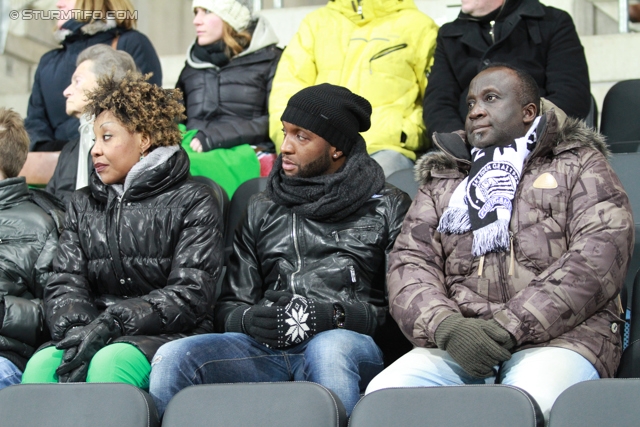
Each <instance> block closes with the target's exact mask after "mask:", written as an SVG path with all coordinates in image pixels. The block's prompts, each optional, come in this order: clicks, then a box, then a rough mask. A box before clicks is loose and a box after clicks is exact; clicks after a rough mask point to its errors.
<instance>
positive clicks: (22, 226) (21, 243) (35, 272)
mask: <svg viewBox="0 0 640 427" xmlns="http://www.w3.org/2000/svg"><path fill="white" fill-rule="evenodd" d="M57 247H58V228H57V227H56V223H55V222H54V220H53V218H52V217H51V216H50V215H48V214H47V212H45V211H44V210H43V209H41V208H40V207H38V206H37V205H36V204H35V203H33V202H32V196H31V195H30V194H29V188H28V187H27V183H26V182H25V180H24V178H9V179H5V180H0V310H1V311H0V356H3V357H5V358H7V359H9V360H11V361H12V362H13V363H14V364H15V365H16V366H18V368H20V369H24V366H25V364H26V362H27V359H29V357H31V355H32V354H33V351H34V350H35V348H36V347H37V346H38V345H40V343H41V339H42V334H43V332H44V321H43V320H44V319H43V315H42V301H41V298H42V290H43V289H44V285H45V283H46V281H47V279H48V278H49V276H50V275H51V270H52V267H51V265H52V263H53V257H54V255H55V253H56V249H57Z"/></svg>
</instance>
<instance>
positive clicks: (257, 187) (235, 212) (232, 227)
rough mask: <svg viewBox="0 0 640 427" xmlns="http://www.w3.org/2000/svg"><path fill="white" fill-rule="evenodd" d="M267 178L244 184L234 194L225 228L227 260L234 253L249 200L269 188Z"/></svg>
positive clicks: (251, 180) (254, 179)
mask: <svg viewBox="0 0 640 427" xmlns="http://www.w3.org/2000/svg"><path fill="white" fill-rule="evenodd" d="M267 179H268V178H267V177H261V178H253V179H250V180H249V181H245V182H243V183H242V184H241V185H240V187H238V189H237V190H236V191H235V193H233V197H231V203H230V204H229V214H228V215H227V224H226V227H225V237H224V241H225V243H224V250H225V255H226V256H225V259H227V260H228V259H229V256H230V255H231V252H232V251H233V235H234V233H235V231H236V228H237V227H238V224H239V223H240V220H241V219H242V217H243V215H244V212H245V210H246V209H247V204H248V203H249V199H250V198H251V196H253V195H254V194H256V193H259V192H261V191H264V190H265V188H267Z"/></svg>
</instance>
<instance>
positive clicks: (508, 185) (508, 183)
mask: <svg viewBox="0 0 640 427" xmlns="http://www.w3.org/2000/svg"><path fill="white" fill-rule="evenodd" d="M519 182H520V174H519V173H518V171H517V170H516V169H515V168H514V167H513V166H512V165H511V163H509V162H504V161H503V162H500V161H497V162H489V163H487V164H486V165H484V167H482V169H480V171H479V172H478V173H477V174H476V176H474V177H473V180H472V181H471V183H470V185H468V186H467V195H466V198H467V203H468V204H469V205H470V206H472V207H473V208H474V209H475V210H477V211H478V217H479V218H480V219H484V218H485V217H486V216H487V215H488V214H489V213H491V212H493V211H495V210H496V209H498V208H503V209H507V210H509V211H510V210H511V200H513V198H514V197H515V194H516V189H517V188H518V183H519Z"/></svg>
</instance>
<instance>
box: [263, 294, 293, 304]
mask: <svg viewBox="0 0 640 427" xmlns="http://www.w3.org/2000/svg"><path fill="white" fill-rule="evenodd" d="M264 297H265V299H266V300H267V301H269V302H270V303H267V304H265V305H273V306H276V307H285V306H286V305H287V304H289V302H290V301H291V298H293V294H292V293H291V292H288V291H271V290H270V291H266V292H265V293H264Z"/></svg>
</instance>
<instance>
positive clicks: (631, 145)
mask: <svg viewBox="0 0 640 427" xmlns="http://www.w3.org/2000/svg"><path fill="white" fill-rule="evenodd" d="M609 150H611V152H612V153H637V152H638V151H640V141H618V142H609Z"/></svg>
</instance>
